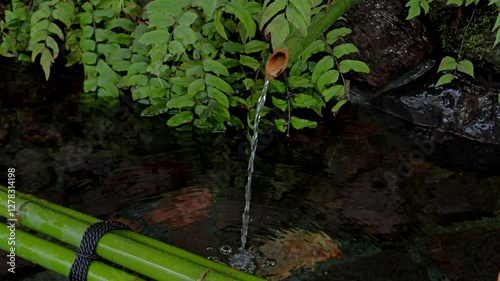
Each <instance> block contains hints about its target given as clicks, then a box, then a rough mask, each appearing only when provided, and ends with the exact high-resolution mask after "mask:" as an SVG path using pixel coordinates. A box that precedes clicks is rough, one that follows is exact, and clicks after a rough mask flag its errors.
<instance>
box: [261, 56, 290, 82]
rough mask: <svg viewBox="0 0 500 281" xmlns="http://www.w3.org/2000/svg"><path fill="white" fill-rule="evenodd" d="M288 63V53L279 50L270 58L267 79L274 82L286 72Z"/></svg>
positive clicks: (267, 66) (267, 64) (267, 65)
mask: <svg viewBox="0 0 500 281" xmlns="http://www.w3.org/2000/svg"><path fill="white" fill-rule="evenodd" d="M287 63H288V51H287V50H285V49H278V50H276V51H274V53H273V54H272V55H271V56H270V57H269V59H268V60H267V63H266V79H267V80H272V79H274V78H276V77H277V76H278V75H280V74H281V73H282V72H283V70H285V68H286V65H287Z"/></svg>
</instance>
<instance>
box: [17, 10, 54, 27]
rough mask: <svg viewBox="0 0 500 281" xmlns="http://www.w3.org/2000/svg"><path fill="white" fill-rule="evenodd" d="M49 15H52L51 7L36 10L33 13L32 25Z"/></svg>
mask: <svg viewBox="0 0 500 281" xmlns="http://www.w3.org/2000/svg"><path fill="white" fill-rule="evenodd" d="M49 16H50V9H40V10H38V11H35V12H34V13H33V15H31V18H30V25H31V26H34V25H35V24H36V23H37V22H39V21H41V20H44V19H47V18H48V17H49ZM7 21H8V20H7Z"/></svg>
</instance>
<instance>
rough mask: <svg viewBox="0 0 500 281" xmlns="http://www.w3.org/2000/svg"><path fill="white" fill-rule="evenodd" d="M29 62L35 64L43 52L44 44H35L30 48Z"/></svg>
mask: <svg viewBox="0 0 500 281" xmlns="http://www.w3.org/2000/svg"><path fill="white" fill-rule="evenodd" d="M31 49H32V51H31V61H32V62H35V59H36V57H37V56H38V55H39V54H41V53H42V51H43V50H45V44H44V43H37V44H35V45H34V46H33V48H31Z"/></svg>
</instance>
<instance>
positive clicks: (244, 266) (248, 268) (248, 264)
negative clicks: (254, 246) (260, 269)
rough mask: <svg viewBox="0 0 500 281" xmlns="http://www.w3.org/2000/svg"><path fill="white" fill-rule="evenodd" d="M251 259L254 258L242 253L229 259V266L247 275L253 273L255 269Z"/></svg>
mask: <svg viewBox="0 0 500 281" xmlns="http://www.w3.org/2000/svg"><path fill="white" fill-rule="evenodd" d="M253 259H254V256H253V255H252V254H251V253H250V252H247V251H242V252H240V253H238V254H236V255H234V256H232V257H230V258H229V265H230V266H232V267H234V268H236V269H239V270H243V271H245V272H247V273H253V272H254V271H255V269H257V266H256V265H255V263H254V262H253Z"/></svg>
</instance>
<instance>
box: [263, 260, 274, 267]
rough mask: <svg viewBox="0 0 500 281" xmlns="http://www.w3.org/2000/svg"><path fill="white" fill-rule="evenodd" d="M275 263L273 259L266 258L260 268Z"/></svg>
mask: <svg viewBox="0 0 500 281" xmlns="http://www.w3.org/2000/svg"><path fill="white" fill-rule="evenodd" d="M275 265H276V261H275V260H267V261H266V262H264V263H263V264H262V265H261V267H262V268H268V267H270V266H275Z"/></svg>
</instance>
